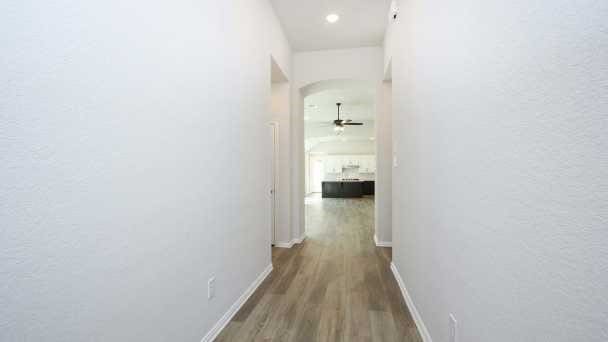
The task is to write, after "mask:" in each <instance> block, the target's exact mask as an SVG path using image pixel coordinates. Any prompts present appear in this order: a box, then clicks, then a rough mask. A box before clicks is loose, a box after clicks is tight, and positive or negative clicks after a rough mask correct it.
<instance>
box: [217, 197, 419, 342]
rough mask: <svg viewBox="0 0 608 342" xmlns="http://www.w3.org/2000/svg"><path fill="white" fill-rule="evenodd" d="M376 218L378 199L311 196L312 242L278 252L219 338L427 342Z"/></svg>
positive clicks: (309, 230) (309, 234)
mask: <svg viewBox="0 0 608 342" xmlns="http://www.w3.org/2000/svg"><path fill="white" fill-rule="evenodd" d="M373 214H374V203H373V198H361V199H321V198H311V199H307V204H306V224H307V226H306V232H307V239H306V240H305V241H304V242H303V243H302V244H300V245H295V246H294V247H292V248H290V249H285V248H273V251H272V261H273V266H274V270H273V272H272V273H271V274H270V275H269V276H268V278H267V279H266V280H265V281H264V282H263V283H262V284H261V285H260V287H259V288H258V289H257V290H256V291H255V293H254V294H253V295H252V296H251V298H250V299H249V300H248V301H247V302H246V303H245V304H244V305H243V307H242V308H241V309H240V310H239V312H237V314H236V315H235V316H234V318H233V319H232V321H231V322H230V323H229V324H228V325H227V326H226V328H225V329H224V331H222V332H221V334H220V335H219V336H218V338H217V339H216V341H222V342H228V341H235V342H242V341H281V342H283V341H284V342H300V341H302V342H316V341H323V342H325V341H328V342H329V341H331V342H335V341H339V342H362V341H405V342H422V340H421V338H420V335H419V334H418V331H417V330H416V325H415V324H414V321H413V319H412V317H411V315H410V313H409V312H408V310H407V306H406V304H405V302H404V301H403V298H402V297H401V292H400V289H399V286H398V284H397V282H396V281H395V279H394V277H393V275H392V272H391V270H390V260H391V249H390V248H379V247H376V246H375V244H374V242H373V225H374V217H373Z"/></svg>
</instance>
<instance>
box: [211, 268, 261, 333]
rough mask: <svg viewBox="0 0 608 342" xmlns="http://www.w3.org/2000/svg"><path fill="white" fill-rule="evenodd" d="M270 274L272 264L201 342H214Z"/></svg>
mask: <svg viewBox="0 0 608 342" xmlns="http://www.w3.org/2000/svg"><path fill="white" fill-rule="evenodd" d="M270 272H272V264H270V265H268V267H266V269H264V271H262V273H261V274H260V275H259V276H258V277H257V279H256V280H254V281H253V283H252V284H251V285H249V287H248V288H247V290H245V292H244V293H243V294H242V295H241V296H240V297H239V299H237V300H236V302H234V304H232V306H231V307H230V309H228V311H227V312H226V313H225V314H224V316H222V318H220V320H219V321H218V322H217V323H215V325H214V326H213V328H211V330H209V332H208V333H207V335H205V337H203V339H202V340H201V342H211V341H213V340H214V339H215V338H216V337H217V336H218V335H219V334H220V332H222V330H224V328H225V327H226V325H228V323H229V322H230V320H231V319H232V317H234V315H236V313H237V312H238V311H239V309H240V308H241V307H242V306H243V304H245V302H247V299H249V297H251V295H252V294H253V293H254V292H255V290H256V289H257V288H258V286H260V284H261V283H262V282H263V281H264V279H266V277H268V275H269V274H270Z"/></svg>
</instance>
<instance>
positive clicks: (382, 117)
mask: <svg viewBox="0 0 608 342" xmlns="http://www.w3.org/2000/svg"><path fill="white" fill-rule="evenodd" d="M391 105H392V84H391V83H390V82H383V83H382V84H381V85H379V86H378V101H377V104H376V108H377V110H376V144H375V148H376V184H375V185H376V189H375V196H374V197H375V201H376V206H375V213H374V221H375V234H376V237H377V239H378V241H381V242H391V241H392V240H393V227H392V221H393V217H392V208H393V204H392V203H393V191H392V184H393V182H392V178H393V176H392V172H393V134H392V133H393V132H392V130H393V126H392V121H393V120H392V115H393V113H392V109H391Z"/></svg>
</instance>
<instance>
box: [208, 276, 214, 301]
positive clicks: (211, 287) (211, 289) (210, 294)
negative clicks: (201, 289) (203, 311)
mask: <svg viewBox="0 0 608 342" xmlns="http://www.w3.org/2000/svg"><path fill="white" fill-rule="evenodd" d="M213 297H215V277H211V278H209V281H207V299H212V298H213Z"/></svg>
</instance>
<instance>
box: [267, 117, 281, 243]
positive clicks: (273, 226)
mask: <svg viewBox="0 0 608 342" xmlns="http://www.w3.org/2000/svg"><path fill="white" fill-rule="evenodd" d="M268 125H269V126H270V130H271V144H272V145H271V149H270V153H271V154H270V159H271V160H270V190H269V191H270V213H271V214H270V244H271V245H274V244H275V240H276V230H277V213H278V201H277V196H278V193H279V123H278V122H277V121H270V122H269V124H268Z"/></svg>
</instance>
